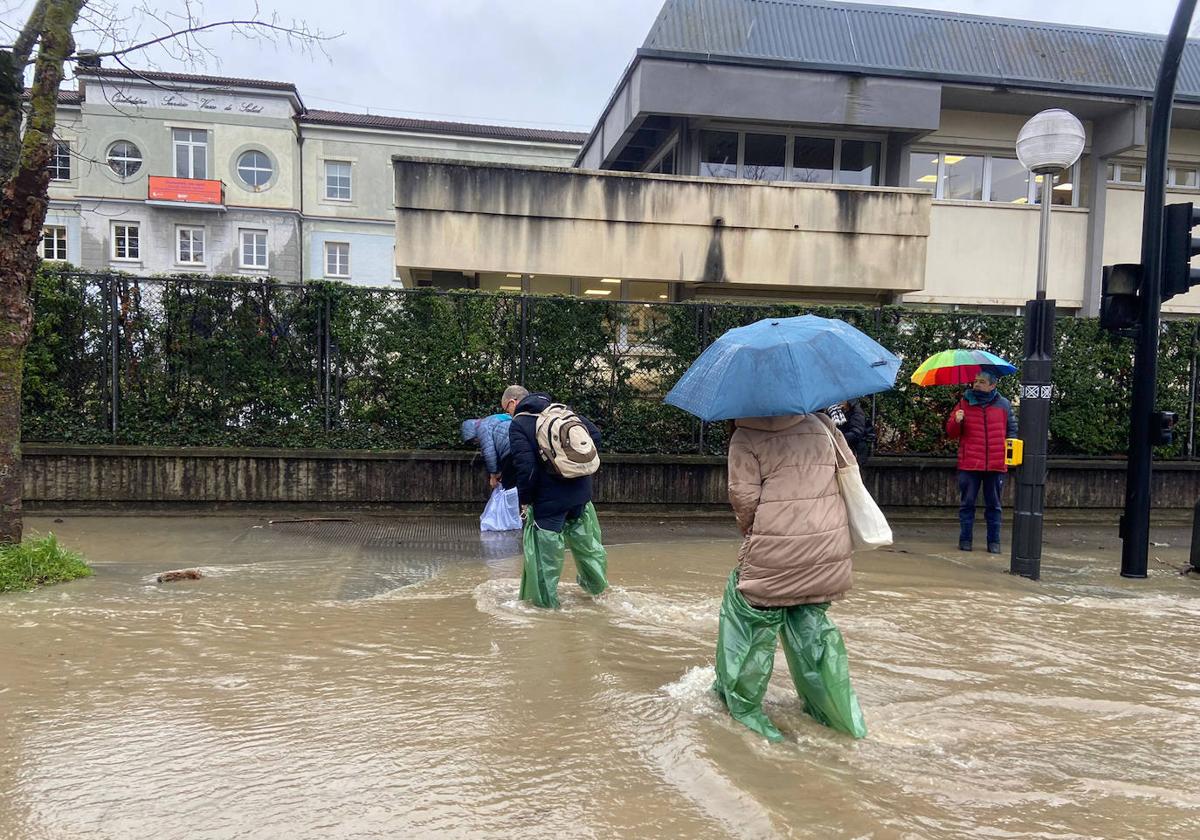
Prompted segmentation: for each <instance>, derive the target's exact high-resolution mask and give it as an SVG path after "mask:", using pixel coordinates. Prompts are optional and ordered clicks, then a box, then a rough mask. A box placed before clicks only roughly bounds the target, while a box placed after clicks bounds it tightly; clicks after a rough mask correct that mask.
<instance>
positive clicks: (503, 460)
mask: <svg viewBox="0 0 1200 840" xmlns="http://www.w3.org/2000/svg"><path fill="white" fill-rule="evenodd" d="M511 423H512V416H511V415H509V414H507V413H502V414H493V415H491V416H489V417H480V418H478V419H474V420H464V421H463V424H462V439H463V442H464V443H472V442H474V443H475V444H476V445H477V446H478V447H479V451H480V452H481V453H482V454H483V463H484V466H486V467H487V471H488V481H489V483H490V484H491V486H492V488H493V489H494V488H495V487H496V485H497V484H500V485H503V487H504V489H505V490H511V489H512V488H513V487H515V486H516V483H515V481H514V479H513V475H512V451H511V445H510V444H509V434H508V427H509V425H510V424H511Z"/></svg>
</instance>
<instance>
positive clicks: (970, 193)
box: [942, 154, 983, 201]
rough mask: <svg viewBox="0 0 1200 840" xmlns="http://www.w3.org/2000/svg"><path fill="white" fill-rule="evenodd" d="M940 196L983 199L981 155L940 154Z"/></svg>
mask: <svg viewBox="0 0 1200 840" xmlns="http://www.w3.org/2000/svg"><path fill="white" fill-rule="evenodd" d="M942 164H943V165H944V167H945V168H944V170H943V171H944V172H945V174H944V175H943V176H942V179H943V184H942V198H949V199H952V200H955V201H983V156H982V155H951V154H944V155H942Z"/></svg>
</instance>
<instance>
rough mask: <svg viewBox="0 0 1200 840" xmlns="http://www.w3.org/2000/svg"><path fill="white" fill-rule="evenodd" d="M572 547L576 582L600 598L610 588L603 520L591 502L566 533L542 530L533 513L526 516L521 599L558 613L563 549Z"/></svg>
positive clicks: (565, 530)
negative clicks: (601, 533)
mask: <svg viewBox="0 0 1200 840" xmlns="http://www.w3.org/2000/svg"><path fill="white" fill-rule="evenodd" d="M564 548H570V549H571V555H572V556H573V557H574V558H575V568H576V569H577V570H578V572H579V574H578V576H577V577H576V578H575V580H576V581H577V582H578V583H579V585H580V586H582V587H583V588H584V589H585V590H586V591H587V592H589V593H590V594H592V595H599V594H600V593H601V592H603V591H604V590H605V589H607V588H608V578H607V577H605V572H606V571H607V569H608V554H607V552H605V550H604V545H603V544H602V543H601V542H600V520H599V519H597V518H596V508H595V507H593V506H592V503H591V502H588V503H587V504H586V505H585V506H584V508H583V513H581V514H580V515H579V517H578V518H577V519H568V520H567V524H566V525H565V526H564V527H563V529H562V532H561V533H559V532H558V531H547V530H545V529H543V528H539V527H538V526H537V523H536V522H534V519H533V513H532V511H530V512H529V513H527V514H526V516H525V535H524V549H525V563H524V565H523V566H522V568H521V596H520V597H521V600H522V601H529V602H530V603H532V604H534V605H535V606H538V607H545V608H546V609H553V610H556V609H558V608H559V603H558V579H559V577H560V576H561V575H562V567H563V549H564Z"/></svg>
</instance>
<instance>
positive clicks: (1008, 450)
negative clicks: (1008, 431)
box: [1004, 438, 1025, 467]
mask: <svg viewBox="0 0 1200 840" xmlns="http://www.w3.org/2000/svg"><path fill="white" fill-rule="evenodd" d="M1024 458H1025V441H1023V440H1021V439H1020V438H1005V439H1004V463H1005V464H1007V465H1008V466H1010V467H1019V466H1021V461H1023V460H1024Z"/></svg>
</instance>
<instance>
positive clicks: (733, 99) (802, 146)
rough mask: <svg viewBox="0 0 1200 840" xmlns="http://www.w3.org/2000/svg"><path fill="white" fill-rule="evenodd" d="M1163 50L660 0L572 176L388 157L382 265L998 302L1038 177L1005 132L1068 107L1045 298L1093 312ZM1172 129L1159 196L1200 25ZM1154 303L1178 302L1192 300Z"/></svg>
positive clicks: (1138, 178) (806, 8)
mask: <svg viewBox="0 0 1200 840" xmlns="http://www.w3.org/2000/svg"><path fill="white" fill-rule="evenodd" d="M1162 43H1163V39H1162V38H1161V37H1159V36H1154V35H1140V34H1136V33H1124V32H1110V31H1105V30H1098V29H1089V28H1083V27H1067V26H1057V25H1050V24H1043V23H1034V22H1026V21H1015V20H1005V19H997V18H984V17H978V16H972V15H960V14H953V13H941V12H927V11H920V10H912V9H902V8H896V7H884V6H870V5H862V4H854V3H839V2H826V0H772V2H763V0H667V2H666V3H665V4H664V5H663V8H662V10H661V12H660V14H659V16H658V19H657V20H656V22H655V23H654V25H653V26H652V28H651V30H650V33H649V34H648V36H647V38H646V40H645V42H644V44H643V45H642V47H641V48H640V49H639V50H637V52H636V54H635V56H634V59H633V61H632V62H631V63H630V65H629V66H628V68H627V69H626V71H625V73H624V74H623V75H622V77H621V78H620V79H619V80H618V83H617V86H616V89H615V90H614V92H613V94H612V96H611V97H610V98H609V100H608V101H607V103H605V104H604V107H603V109H602V111H601V115H600V118H599V119H598V121H597V123H596V125H595V126H594V128H593V129H592V130H591V132H589V135H588V137H587V140H586V141H585V142H584V143H583V146H582V148H581V150H580V153H579V155H578V157H577V158H576V160H575V161H574V166H575V170H576V171H575V173H574V174H573V175H572V174H565V173H548V172H544V171H542V170H539V169H536V168H529V167H520V166H514V165H512V164H507V165H505V166H500V167H498V166H495V165H491V164H487V165H483V164H480V165H461V164H455V165H452V166H445V167H442V168H440V170H439V167H436V166H431V165H430V164H428V163H427V162H423V161H419V160H412V159H410V158H407V157H399V158H397V160H396V162H395V169H396V182H397V201H398V204H397V231H398V233H397V237H398V238H397V261H398V265H400V266H402V267H405V266H416V265H421V266H425V267H435V268H437V269H438V270H439V271H440V272H442V276H452V275H453V274H454V269H455V268H456V267H457V268H460V269H462V276H463V277H464V278H465V281H466V282H474V283H477V284H480V285H482V284H483V283H484V282H485V280H487V278H493V277H503V278H512V277H516V278H523V279H522V282H523V283H524V284H525V286H526V287H527V288H528V286H529V279H528V278H529V276H530V275H534V276H535V277H537V278H540V279H539V282H542V283H547V284H548V283H551V282H553V283H556V284H558V285H559V286H561V287H564V288H570V289H572V290H573V291H576V292H582V293H584V294H595V295H602V294H603V293H604V291H605V285H604V284H608V285H609V286H610V287H611V289H612V292H611V294H613V295H614V296H615V294H616V289H617V287H618V284H619V285H620V288H621V289H622V290H623V291H622V293H623V294H624V290H626V289H628V288H631V285H630V284H637V283H644V282H654V283H659V284H665V285H666V290H665V292H664V291H661V289H662V287H661V286H660V287H658V288H659V289H660V291H659V292H658V296H659V297H661V296H662V295H663V294H665V295H666V296H667V298H668V299H684V298H689V297H705V298H714V299H725V298H746V297H769V298H776V299H779V298H784V299H802V300H813V301H823V302H832V301H847V300H850V301H861V302H904V303H909V304H915V305H926V306H939V307H957V306H969V307H973V308H989V309H996V310H1000V311H1016V310H1019V309H1020V307H1021V306H1022V305H1023V304H1024V302H1025V300H1026V299H1028V298H1029V297H1032V294H1033V287H1034V277H1035V272H1036V263H1037V241H1038V215H1039V214H1038V212H1037V205H1038V203H1039V201H1040V194H1041V183H1040V177H1032V176H1031V175H1030V174H1029V173H1028V172H1026V171H1025V170H1024V168H1023V167H1021V165H1020V164H1019V162H1018V161H1017V159H1016V154H1015V151H1014V148H1015V142H1016V138H1017V134H1018V132H1019V131H1020V128H1021V126H1022V125H1023V124H1024V122H1025V121H1026V120H1027V119H1028V118H1029V117H1031V116H1033V115H1034V114H1035V113H1037V112H1038V111H1041V110H1044V109H1047V108H1065V109H1067V110H1069V111H1071V112H1072V113H1074V114H1075V115H1076V116H1077V117H1079V118H1080V119H1081V120H1082V121H1083V123H1084V126H1085V129H1086V132H1087V146H1086V149H1085V152H1084V155H1083V157H1082V158H1081V160H1080V161H1079V163H1078V164H1076V165H1075V166H1074V167H1072V168H1071V169H1070V170H1069V171H1065V172H1062V173H1060V174H1059V175H1057V176H1054V179H1053V182H1052V184H1051V187H1052V189H1051V195H1052V200H1053V203H1054V211H1053V214H1052V216H1053V221H1052V225H1051V235H1050V263H1049V293H1050V296H1052V297H1054V298H1055V299H1056V300H1057V302H1058V306H1059V307H1060V308H1061V309H1063V310H1067V311H1073V312H1079V313H1084V314H1094V313H1095V312H1096V311H1097V308H1098V303H1099V293H1100V289H1099V285H1100V274H1101V267H1102V266H1103V265H1105V264H1108V263H1113V262H1137V261H1139V258H1140V256H1139V250H1140V247H1139V242H1140V235H1141V201H1142V187H1141V185H1142V182H1143V180H1144V173H1143V167H1144V162H1145V148H1144V144H1145V137H1146V127H1147V120H1148V116H1149V115H1148V110H1149V101H1150V99H1151V97H1152V89H1153V84H1154V79H1155V74H1156V71H1157V61H1158V56H1159V54H1160V53H1161V49H1162ZM1174 125H1175V131H1174V133H1173V135H1172V139H1171V152H1170V154H1171V169H1170V175H1169V187H1168V189H1169V193H1168V201H1169V202H1174V201H1192V200H1200V44H1198V45H1196V48H1192V47H1189V49H1188V50H1187V51H1186V52H1185V57H1184V64H1183V68H1182V71H1181V74H1180V86H1179V92H1178V96H1177V102H1176V108H1175V112H1174ZM598 173H599V174H598ZM430 179H440V180H441V181H442V182H443V183H444V184H445V185H446V187H447V189H444V190H443V191H442V192H441V193H440V194H435V193H433V192H431V191H429V190H427V189H423V188H421V185H422V184H425V183H428V182H429V181H430ZM535 184H536V185H540V186H539V188H538V189H537V190H533V189H530V186H531V185H535ZM547 185H549V186H547ZM451 186H453V190H450V189H449V188H450V187H451ZM413 227H417V228H418V229H419V230H420V231H421V234H422V235H421V236H420V237H413V238H411V239H409V240H406V239H405V238H404V235H403V231H404V230H405V229H406V228H413ZM472 234H473V236H472ZM547 252H551V253H550V254H547ZM547 272H556V273H555V274H552V275H547ZM626 296H628V295H626ZM635 299H636V298H635ZM1165 311H1167V312H1174V313H1196V312H1200V293H1197V292H1193V293H1190V294H1187V295H1183V296H1180V297H1178V298H1176V299H1174V300H1172V301H1171V302H1170V303H1169V304H1168V305H1167V306H1166V307H1165Z"/></svg>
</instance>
